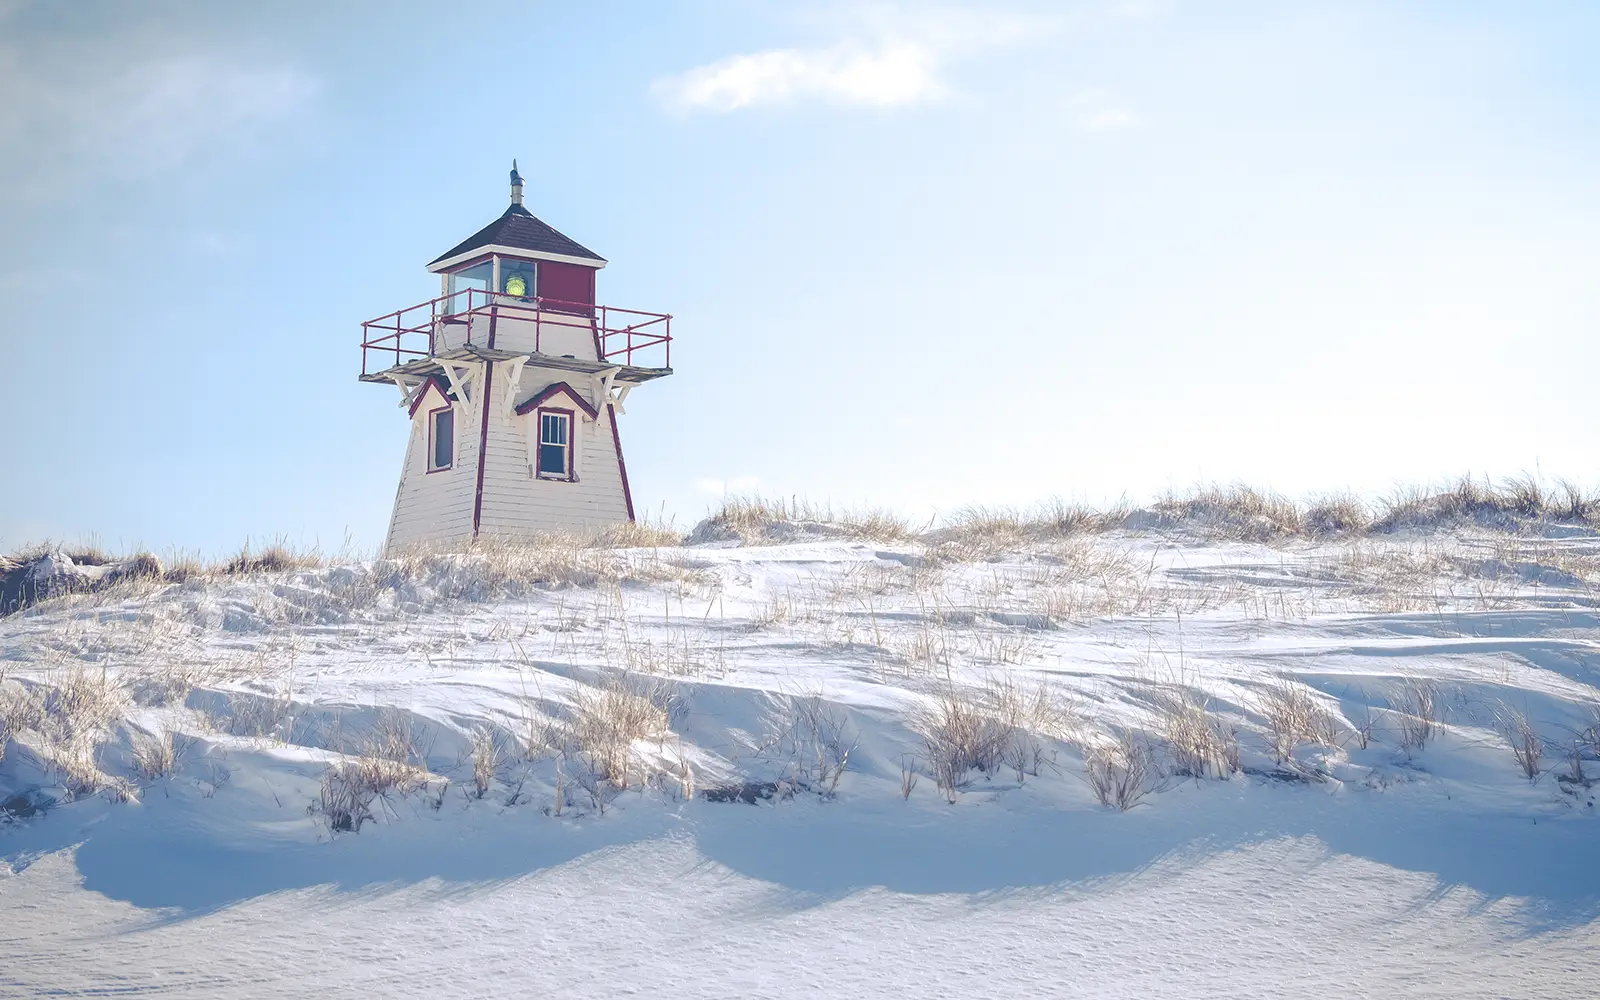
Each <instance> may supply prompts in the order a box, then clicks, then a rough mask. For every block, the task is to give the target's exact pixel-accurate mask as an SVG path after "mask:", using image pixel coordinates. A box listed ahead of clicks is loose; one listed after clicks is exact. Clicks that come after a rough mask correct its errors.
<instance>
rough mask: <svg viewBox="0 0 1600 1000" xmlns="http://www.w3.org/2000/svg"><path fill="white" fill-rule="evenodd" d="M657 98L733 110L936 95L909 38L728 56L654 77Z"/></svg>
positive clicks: (930, 70)
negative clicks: (811, 101) (868, 44)
mask: <svg viewBox="0 0 1600 1000" xmlns="http://www.w3.org/2000/svg"><path fill="white" fill-rule="evenodd" d="M655 91H656V94H657V96H658V97H660V98H661V99H662V101H663V102H664V103H665V104H666V105H667V106H668V107H670V108H672V109H673V110H676V111H691V110H696V109H703V110H707V111H734V110H737V109H739V108H748V107H754V106H755V105H759V104H784V103H789V102H793V101H797V100H802V99H806V98H821V99H822V100H825V101H829V102H832V103H835V104H854V105H862V106H867V107H896V106H899V105H906V104H916V103H919V102H925V101H931V100H936V99H938V98H939V97H941V96H942V95H943V94H944V92H945V88H944V85H943V84H942V83H940V82H939V77H938V57H937V55H936V54H935V53H934V52H933V50H932V49H930V48H929V47H928V46H926V45H923V44H920V43H916V42H884V43H881V44H880V45H878V46H877V47H875V48H865V47H863V46H861V45H859V44H857V43H854V42H845V43H842V44H840V45H836V46H833V47H832V48H827V49H815V50H811V51H806V50H803V49H772V50H769V51H767V52H756V53H752V54H749V55H738V56H730V57H728V58H726V59H721V60H718V61H717V62H714V63H711V64H709V65H706V66H701V67H698V68H696V69H692V70H690V71H689V72H687V73H684V74H682V75H681V76H676V77H669V78H667V79H664V80H659V81H657V82H656V84H655Z"/></svg>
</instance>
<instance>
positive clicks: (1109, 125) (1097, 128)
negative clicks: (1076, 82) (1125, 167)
mask: <svg viewBox="0 0 1600 1000" xmlns="http://www.w3.org/2000/svg"><path fill="white" fill-rule="evenodd" d="M1067 105H1068V109H1069V111H1070V113H1071V115H1072V122H1073V124H1074V125H1076V126H1077V127H1078V128H1081V129H1083V130H1084V131H1086V132H1109V131H1113V130H1115V129H1125V128H1132V127H1133V126H1135V125H1139V124H1141V119H1140V118H1139V116H1138V115H1137V114H1135V113H1134V112H1133V111H1131V110H1129V109H1128V108H1127V107H1124V106H1122V103H1121V102H1119V101H1118V100H1117V99H1116V97H1115V95H1113V94H1112V93H1111V92H1110V91H1107V90H1103V89H1101V88H1098V87H1096V88H1092V89H1090V90H1080V91H1079V92H1078V93H1076V94H1073V95H1072V97H1071V98H1069V99H1068V101H1067Z"/></svg>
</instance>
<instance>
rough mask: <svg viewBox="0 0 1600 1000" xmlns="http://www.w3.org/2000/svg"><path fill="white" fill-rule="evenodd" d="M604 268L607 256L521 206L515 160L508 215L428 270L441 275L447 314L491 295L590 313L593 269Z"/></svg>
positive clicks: (476, 234) (452, 248) (466, 240)
mask: <svg viewBox="0 0 1600 1000" xmlns="http://www.w3.org/2000/svg"><path fill="white" fill-rule="evenodd" d="M605 266H606V261H605V258H603V257H601V256H600V255H599V254H597V253H595V252H594V251H593V250H590V249H589V248H587V247H585V246H583V245H582V244H580V243H578V242H577V241H575V240H573V239H570V238H569V237H566V236H563V235H562V234H561V233H559V232H557V231H556V230H555V229H553V228H551V227H550V226H548V225H546V224H545V223H543V222H541V221H540V220H539V219H537V218H535V217H534V216H533V214H532V213H531V212H529V211H528V210H527V209H526V208H524V207H523V204H522V175H521V174H519V173H517V168H516V165H515V164H513V165H512V167H511V204H510V206H508V207H507V208H506V210H505V213H504V214H502V215H501V216H500V218H498V219H496V220H494V221H493V222H491V223H489V224H488V225H487V226H484V227H483V228H482V229H480V230H478V231H477V232H476V233H473V234H472V235H471V236H469V237H467V238H466V239H465V240H462V241H461V242H460V243H458V244H456V245H455V246H454V247H451V248H450V249H449V250H447V251H445V253H443V254H442V255H440V256H439V257H438V258H437V259H435V260H434V261H433V262H432V263H431V264H429V265H428V270H430V271H433V272H434V273H436V274H438V275H440V277H441V279H442V284H441V287H440V290H439V294H440V295H441V296H442V297H443V298H444V307H445V312H446V313H447V314H455V313H462V312H467V311H469V310H470V309H471V308H472V306H471V303H473V302H474V301H477V302H482V301H487V297H488V295H489V294H491V293H492V294H495V295H502V296H506V297H507V298H510V299H513V300H520V301H523V302H532V301H534V300H535V299H537V300H539V301H541V302H543V303H545V304H546V305H547V306H548V307H549V308H551V309H553V310H555V311H568V312H577V313H580V314H587V313H589V312H590V311H592V310H593V307H594V302H595V298H594V294H595V289H594V286H595V272H597V271H599V270H600V268H602V267H605ZM562 307H565V308H562Z"/></svg>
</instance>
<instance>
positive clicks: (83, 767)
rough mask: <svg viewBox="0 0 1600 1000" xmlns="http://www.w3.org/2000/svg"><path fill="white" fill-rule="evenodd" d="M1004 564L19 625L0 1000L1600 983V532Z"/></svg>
mask: <svg viewBox="0 0 1600 1000" xmlns="http://www.w3.org/2000/svg"><path fill="white" fill-rule="evenodd" d="M982 555H983V557H984V558H988V559H990V560H991V561H981V562H969V561H963V557H962V556H959V555H955V554H952V553H951V552H950V551H948V550H940V549H938V548H932V547H930V548H924V547H922V546H919V545H915V544H910V543H905V544H894V545H866V544H860V543H856V542H851V541H848V540H841V539H832V540H820V541H809V542H801V543H795V544H786V545H775V546H768V547H720V546H711V547H694V548H690V549H686V550H633V551H618V552H606V551H602V552H599V553H596V554H594V555H592V556H590V555H586V556H584V557H583V558H584V559H585V560H587V562H586V563H585V566H584V567H581V571H573V572H568V571H567V570H566V569H564V568H563V565H562V564H561V563H560V560H559V559H555V558H554V557H545V558H544V561H543V562H539V561H538V560H532V559H531V557H530V560H529V562H530V564H534V563H537V565H538V566H539V567H540V568H539V572H538V573H537V574H534V577H529V576H526V575H519V574H517V573H506V572H504V571H503V567H502V568H501V569H495V568H493V567H490V568H485V567H484V566H482V565H479V564H476V563H474V562H473V561H472V559H470V558H467V557H462V558H460V559H443V558H441V559H438V560H437V561H436V562H435V563H432V564H429V565H428V566H425V567H420V568H419V567H417V566H413V567H410V568H409V569H408V570H407V571H406V572H405V573H398V572H397V570H396V567H394V566H392V565H386V564H383V563H379V564H370V565H368V564H363V565H351V566H344V567H335V568H332V569H314V570H304V571H294V572H283V573H265V574H254V575H240V576H237V577H234V578H229V579H224V580H211V581H191V582H189V583H184V584H172V585H168V586H160V587H156V586H151V587H145V588H143V589H140V590H138V591H130V592H127V593H124V594H118V593H117V592H115V591H106V592H101V593H96V594H78V595H69V596H66V597H61V598H57V599H53V600H50V601H47V602H45V603H43V604H41V605H39V606H37V607H35V608H33V609H31V610H30V611H28V612H27V613H25V614H22V615H17V616H12V617H10V618H6V619H3V620H0V673H3V679H0V739H3V740H4V743H3V745H4V748H5V753H4V756H3V758H0V855H3V856H4V857H5V858H6V860H7V861H8V863H9V864H8V865H7V866H5V867H3V868H0V872H3V873H4V874H0V956H4V958H5V961H3V962H0V994H3V995H17V996H25V995H26V996H31V995H37V994H40V993H55V994H57V995H80V994H101V993H106V992H128V993H138V992H148V993H154V994H156V995H169V996H195V997H200V996H217V995H240V996H295V995H308V994H313V993H315V994H356V995H381V996H408V995H418V996H439V997H453V996H461V997H468V996H482V995H485V994H487V993H491V992H493V993H495V994H503V995H511V996H546V995H563V996H594V997H601V996H622V995H642V996H660V997H672V996H685V997H688V996H739V997H746V996H749V997H768V996H770V997H778V996H803V995H815V994H827V995H832V994H845V995H858V996H896V997H900V996H929V997H942V996H950V997H974V996H1024V995H1027V996H1045V995H1048V996H1082V997H1104V996H1128V997H1144V996H1156V995H1182V996H1190V997H1210V996H1217V997H1222V996H1228V997H1236V996H1263V997H1271V996H1284V997H1288V996H1306V995H1317V996H1324V997H1346V996H1348V997H1356V996H1383V997H1393V996H1441V997H1446V996H1448V997H1479V996H1482V997H1490V996H1496V997H1498V996H1552V997H1575V996H1586V995H1590V994H1591V993H1594V992H1595V991H1596V990H1597V989H1600V957H1596V956H1597V954H1600V947H1597V946H1600V871H1597V868H1596V864H1595V859H1596V858H1597V857H1600V854H1597V853H1596V845H1597V844H1600V821H1597V820H1596V817H1595V812H1596V807H1595V805H1594V800H1595V797H1596V791H1597V790H1600V789H1596V788H1595V787H1594V784H1593V782H1594V781H1595V780H1596V779H1600V759H1597V754H1596V749H1597V747H1596V741H1597V738H1600V729H1597V727H1600V686H1597V684H1600V631H1597V629H1596V625H1597V622H1596V610H1595V596H1596V594H1595V587H1596V586H1597V585H1600V546H1597V545H1596V543H1595V541H1594V540H1592V539H1589V538H1583V537H1574V538H1567V539H1517V538H1506V537H1504V536H1497V535H1487V534H1485V535H1461V536H1452V537H1441V536H1430V537H1427V538H1419V539H1408V538H1403V537H1396V538H1389V539H1372V538H1365V539H1359V540H1355V541H1349V542H1339V543H1323V544H1312V543H1309V542H1300V541H1295V542H1289V543H1280V544H1278V545H1276V546H1274V547H1269V546H1264V545H1255V544H1245V543H1229V544H1222V545H1200V544H1186V545H1180V546H1174V545H1172V544H1169V543H1167V542H1163V541H1161V540H1159V539H1154V538H1149V537H1138V536H1126V537H1124V536H1120V535H1116V534H1110V535H1098V536H1093V537H1083V538H1064V539H1056V540H1051V541H1047V542H1040V543H1038V544H1030V545H1028V546H1027V547H1026V548H1024V549H1021V550H1017V551H1012V552H1008V553H1003V554H998V555H997V554H996V553H993V552H986V553H983V554H982ZM965 558H975V557H974V556H972V555H971V554H968V555H967V556H966V557H965ZM530 579H531V580H532V582H529V580H530ZM1134 764H1137V765H1138V766H1139V768H1141V769H1142V770H1140V771H1138V773H1134V772H1133V771H1132V770H1130V767H1131V766H1132V765H1134ZM1530 764H1531V766H1529V765H1530ZM1107 775H1110V776H1111V777H1114V778H1119V779H1121V780H1122V782H1123V784H1124V785H1127V786H1131V791H1130V792H1129V794H1128V795H1126V796H1124V797H1123V799H1121V800H1119V799H1118V797H1116V796H1109V797H1108V796H1107V795H1106V794H1105V792H1104V787H1103V779H1104V778H1105V777H1106V776H1107ZM1097 788H1099V789H1100V792H1099V793H1098V794H1097ZM1100 798H1105V799H1106V801H1108V802H1110V803H1111V804H1110V805H1105V804H1102V802H1101V801H1099V799H1100ZM1119 801H1120V802H1121V805H1123V806H1126V807H1127V808H1126V811H1123V810H1121V809H1119V808H1117V804H1118V802H1119Z"/></svg>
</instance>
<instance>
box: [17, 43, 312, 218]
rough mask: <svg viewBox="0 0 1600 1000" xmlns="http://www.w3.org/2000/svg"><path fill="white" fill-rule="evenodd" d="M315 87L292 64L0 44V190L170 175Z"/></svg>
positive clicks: (247, 135) (289, 112)
mask: <svg viewBox="0 0 1600 1000" xmlns="http://www.w3.org/2000/svg"><path fill="white" fill-rule="evenodd" d="M318 90H319V85H318V81H317V80H316V79H315V78H314V77H312V76H311V75H309V74H308V73H306V72H304V71H303V70H300V69H298V68H296V67H293V66H288V65H270V64H260V63H254V64H253V63H251V62H250V61H248V60H243V59H240V58H237V57H222V56H209V55H207V56H192V55H154V54H145V55H143V56H137V55H135V56H128V55H123V54H121V53H119V52H118V51H117V50H116V49H114V48H111V47H107V46H102V45H97V44H94V43H88V44H79V45H73V46H70V47H64V46H61V45H53V46H48V45H47V46H44V47H36V48H26V49H25V48H24V47H23V46H21V45H19V44H16V43H12V44H7V45H0V92H3V93H5V94H6V95H7V99H6V101H5V102H4V103H3V104H0V184H3V185H4V186H5V187H6V189H7V190H8V191H9V192H10V193H11V194H13V195H16V194H18V193H30V190H29V189H33V188H36V187H51V186H56V185H60V184H61V183H63V182H67V183H77V182H79V181H81V179H82V177H83V176H84V175H85V174H92V173H95V172H101V171H116V172H118V173H121V174H130V173H132V174H140V173H149V172H153V171H160V170H163V169H168V168H171V167H174V166H177V165H179V164H182V163H183V162H185V161H187V160H189V159H190V158H192V157H194V156H196V155H199V154H201V153H203V152H206V151H209V150H212V149H215V148H219V147H223V146H227V145H230V144H236V143H238V142H240V141H244V140H249V139H251V138H254V137H256V136H257V135H259V134H260V133H261V132H262V130H263V129H265V128H266V127H268V126H270V125H273V124H275V123H278V122H281V121H283V120H284V119H287V118H290V117H291V116H293V115H295V114H296V113H297V112H299V111H300V110H301V109H303V108H304V107H305V106H306V105H307V104H308V103H309V102H310V101H311V100H312V99H313V98H314V97H315V95H316V94H317V92H318Z"/></svg>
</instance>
